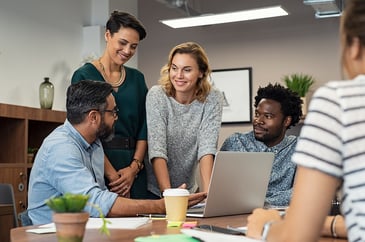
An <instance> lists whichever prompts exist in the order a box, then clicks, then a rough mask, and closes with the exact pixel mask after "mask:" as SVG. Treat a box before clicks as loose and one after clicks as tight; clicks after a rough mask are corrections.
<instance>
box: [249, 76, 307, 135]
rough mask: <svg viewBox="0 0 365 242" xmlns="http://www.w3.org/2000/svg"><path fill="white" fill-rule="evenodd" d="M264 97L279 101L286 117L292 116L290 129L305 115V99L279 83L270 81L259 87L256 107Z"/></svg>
mask: <svg viewBox="0 0 365 242" xmlns="http://www.w3.org/2000/svg"><path fill="white" fill-rule="evenodd" d="M263 98H267V99H271V100H275V101H277V102H279V103H280V106H281V111H282V112H283V114H284V117H287V116H291V117H292V120H291V123H290V125H289V126H288V129H290V127H291V126H295V125H296V124H297V123H298V122H299V120H300V117H301V116H302V115H303V113H302V103H303V101H302V100H301V99H300V97H299V95H298V94H297V93H296V92H293V91H291V90H290V89H288V88H286V87H284V86H282V85H280V84H278V83H275V84H274V85H273V84H271V83H269V85H267V86H266V87H259V89H258V90H257V96H256V97H255V104H254V106H255V108H257V106H258V104H259V102H260V101H261V99H263Z"/></svg>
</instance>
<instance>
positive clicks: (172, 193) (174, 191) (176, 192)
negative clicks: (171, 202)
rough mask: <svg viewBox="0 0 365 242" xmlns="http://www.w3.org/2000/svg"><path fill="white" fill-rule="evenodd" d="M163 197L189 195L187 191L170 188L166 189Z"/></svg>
mask: <svg viewBox="0 0 365 242" xmlns="http://www.w3.org/2000/svg"><path fill="white" fill-rule="evenodd" d="M162 195H163V196H164V197H166V196H167V197H168V196H189V195H190V193H189V191H188V190H186V189H181V188H170V189H166V190H165V191H164V192H163V194H162Z"/></svg>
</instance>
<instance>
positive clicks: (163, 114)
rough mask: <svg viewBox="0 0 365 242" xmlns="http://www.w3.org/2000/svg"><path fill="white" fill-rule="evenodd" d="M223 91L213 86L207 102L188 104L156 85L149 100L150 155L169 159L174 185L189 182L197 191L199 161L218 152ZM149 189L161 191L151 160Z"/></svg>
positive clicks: (147, 165)
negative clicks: (196, 177)
mask: <svg viewBox="0 0 365 242" xmlns="http://www.w3.org/2000/svg"><path fill="white" fill-rule="evenodd" d="M222 101H223V96H222V94H221V92H219V91H218V90H215V89H213V90H212V91H211V92H210V94H209V95H208V97H207V99H206V100H205V102H204V103H202V102H199V101H197V100H195V101H193V102H192V103H190V104H188V105H185V104H181V103H178V102H177V101H176V100H175V99H174V98H173V97H168V96H167V95H166V93H165V91H164V90H163V88H162V87H161V86H153V87H152V88H151V89H150V90H149V92H148V94H147V99H146V111H147V128H148V154H149V160H150V161H151V160H152V159H153V158H155V157H161V158H164V159H166V161H167V167H168V171H169V175H170V182H171V187H178V186H180V185H181V184H182V183H186V184H187V187H188V189H189V191H190V192H195V191H196V189H197V183H196V179H195V172H196V167H197V164H198V161H199V160H200V158H201V157H203V156H204V155H207V154H213V155H214V154H215V153H216V152H217V143H218V135H219V129H220V126H221V121H222V103H223V102H222ZM146 169H147V175H148V189H149V190H150V191H151V192H153V193H154V194H156V195H159V194H160V189H159V187H158V184H157V181H156V177H155V175H154V172H153V169H152V166H151V164H150V162H148V164H146Z"/></svg>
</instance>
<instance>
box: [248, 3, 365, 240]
mask: <svg viewBox="0 0 365 242" xmlns="http://www.w3.org/2000/svg"><path fill="white" fill-rule="evenodd" d="M340 30H341V31H340V35H341V45H342V67H343V70H344V73H345V75H346V76H347V77H348V79H349V80H346V81H332V82H329V83H327V84H326V85H324V86H323V87H321V88H319V89H318V90H317V91H316V92H315V94H314V95H313V98H312V100H311V103H310V106H309V112H308V115H307V117H306V119H305V122H304V126H303V128H302V130H301V133H300V137H299V141H298V144H297V146H296V150H295V153H294V155H293V157H292V160H293V161H294V162H295V163H297V165H298V168H297V173H296V178H295V184H294V191H293V197H292V200H291V202H290V207H289V209H288V211H287V212H286V215H285V218H281V217H280V216H279V213H278V212H277V211H273V210H263V209H256V210H255V211H254V212H253V215H251V216H249V217H248V236H250V237H255V238H260V239H262V240H264V241H270V242H271V241H290V242H295V241H305V242H312V241H313V242H314V241H318V238H319V236H320V235H321V232H322V234H323V235H330V236H332V237H334V238H337V237H346V230H347V237H348V241H350V242H354V241H365V233H364V228H365V186H364V184H365V152H364V151H365V105H364V104H365V1H364V0H348V1H346V7H345V10H344V12H343V15H342V17H341V29H340ZM337 191H340V194H342V197H341V205H342V214H343V216H340V215H337V216H333V217H326V215H327V214H328V212H329V211H330V206H331V200H332V198H333V197H334V196H335V194H336V192H337ZM323 225H324V226H323Z"/></svg>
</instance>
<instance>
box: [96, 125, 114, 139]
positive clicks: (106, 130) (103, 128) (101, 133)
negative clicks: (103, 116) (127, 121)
mask: <svg viewBox="0 0 365 242" xmlns="http://www.w3.org/2000/svg"><path fill="white" fill-rule="evenodd" d="M96 137H98V138H99V139H101V140H102V141H105V142H108V141H111V140H112V139H113V138H114V124H113V126H112V127H111V128H110V127H108V126H107V125H105V123H104V120H102V122H101V124H100V128H99V130H98V131H97V133H96Z"/></svg>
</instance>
